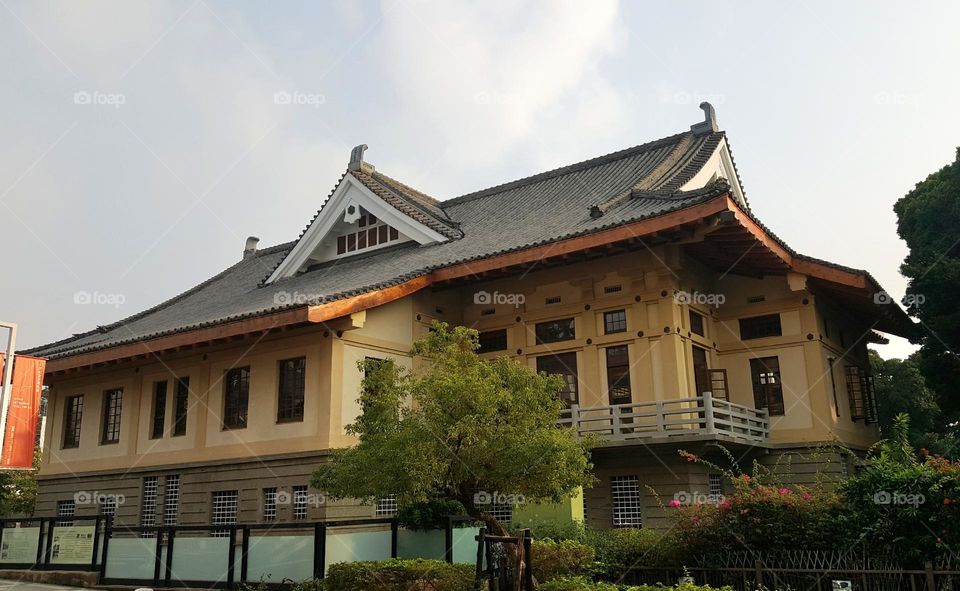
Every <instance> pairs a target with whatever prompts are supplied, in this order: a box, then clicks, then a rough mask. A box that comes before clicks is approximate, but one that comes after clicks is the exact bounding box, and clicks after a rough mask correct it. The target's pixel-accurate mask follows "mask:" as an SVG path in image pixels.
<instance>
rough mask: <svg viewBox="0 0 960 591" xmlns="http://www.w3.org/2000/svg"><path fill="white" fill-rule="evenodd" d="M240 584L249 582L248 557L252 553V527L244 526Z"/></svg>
mask: <svg viewBox="0 0 960 591" xmlns="http://www.w3.org/2000/svg"><path fill="white" fill-rule="evenodd" d="M240 543H241V544H242V546H241V547H240V582H241V583H245V582H247V567H248V566H249V564H250V560H249V558H248V557H247V555H248V554H249V553H250V526H248V525H245V526H243V540H241V542H240Z"/></svg>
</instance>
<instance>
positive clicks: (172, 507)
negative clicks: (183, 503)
mask: <svg viewBox="0 0 960 591" xmlns="http://www.w3.org/2000/svg"><path fill="white" fill-rule="evenodd" d="M164 489H165V490H164V497H163V524H164V525H167V526H174V525H176V524H177V514H178V513H179V512H180V475H179V474H168V475H167V479H166V481H165V484H164Z"/></svg>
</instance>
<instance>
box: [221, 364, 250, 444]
mask: <svg viewBox="0 0 960 591" xmlns="http://www.w3.org/2000/svg"><path fill="white" fill-rule="evenodd" d="M249 410H250V366H249V365H247V366H244V367H232V368H230V369H228V370H227V371H225V372H224V377H223V430H224V431H226V430H229V429H246V428H247V423H248V419H249V414H248V413H249Z"/></svg>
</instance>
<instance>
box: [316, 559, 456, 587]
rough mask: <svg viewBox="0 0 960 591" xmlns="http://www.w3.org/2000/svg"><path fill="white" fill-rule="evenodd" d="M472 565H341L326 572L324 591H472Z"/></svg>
mask: <svg viewBox="0 0 960 591" xmlns="http://www.w3.org/2000/svg"><path fill="white" fill-rule="evenodd" d="M473 580H474V566H473V565H471V564H447V563H446V562H443V561H441V560H423V559H416V560H400V559H393V560H381V561H372V562H341V563H337V564H332V565H330V567H329V568H328V569H327V577H326V579H325V588H326V591H370V590H371V589H375V590H376V591H410V590H413V589H431V590H432V591H471V590H472V589H473Z"/></svg>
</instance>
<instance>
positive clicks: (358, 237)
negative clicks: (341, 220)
mask: <svg viewBox="0 0 960 591" xmlns="http://www.w3.org/2000/svg"><path fill="white" fill-rule="evenodd" d="M357 227H358V228H359V230H358V231H354V232H349V233H347V234H344V235H342V236H338V237H337V254H338V255H340V254H346V253H348V252H353V251H356V250H363V249H365V248H371V247H373V246H377V245H383V244H387V243H389V242H395V241H397V240H399V239H400V232H399V231H397V229H396V228H394V227H393V226H388V225H387V224H385V223H384V222H383V220H378V219H377V217H376V216H375V215H373V214H372V213H370V212H368V211H367V210H365V209H364V208H362V207H361V208H360V218H359V219H358V220H357Z"/></svg>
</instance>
